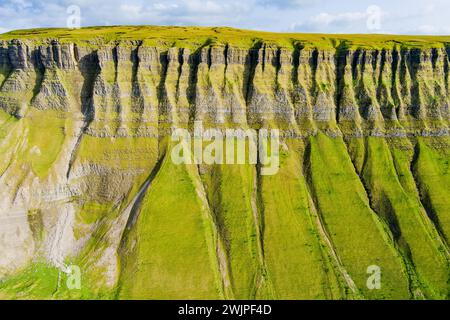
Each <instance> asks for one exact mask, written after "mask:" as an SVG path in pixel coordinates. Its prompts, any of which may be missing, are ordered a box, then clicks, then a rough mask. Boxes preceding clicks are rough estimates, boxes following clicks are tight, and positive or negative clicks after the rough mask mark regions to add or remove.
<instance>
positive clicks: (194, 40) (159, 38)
mask: <svg viewBox="0 0 450 320" xmlns="http://www.w3.org/2000/svg"><path fill="white" fill-rule="evenodd" d="M11 39H22V40H29V41H33V42H36V43H46V42H48V40H50V39H58V40H59V41H60V42H75V43H89V44H93V45H95V44H98V45H100V44H105V43H114V42H116V41H129V40H142V41H143V43H144V44H145V45H155V46H163V47H171V46H177V47H188V48H198V47H201V46H203V45H205V44H208V45H209V44H212V45H214V44H216V45H225V44H229V45H232V46H235V47H242V48H250V47H252V46H253V45H255V44H256V43H258V42H261V41H262V42H264V43H266V44H268V45H270V46H275V47H282V48H291V47H293V46H294V45H295V44H297V43H299V44H301V45H303V46H305V47H317V48H325V49H326V48H335V47H338V46H340V45H345V46H346V47H348V48H393V47H406V48H431V47H433V48H438V47H443V46H448V45H450V36H406V35H381V34H349V35H344V34H306V33H275V32H264V31H251V30H243V29H234V28H229V27H172V26H168V27H163V26H111V27H86V28H81V29H73V30H72V29H66V28H42V29H24V30H14V31H10V32H8V33H4V34H0V40H11Z"/></svg>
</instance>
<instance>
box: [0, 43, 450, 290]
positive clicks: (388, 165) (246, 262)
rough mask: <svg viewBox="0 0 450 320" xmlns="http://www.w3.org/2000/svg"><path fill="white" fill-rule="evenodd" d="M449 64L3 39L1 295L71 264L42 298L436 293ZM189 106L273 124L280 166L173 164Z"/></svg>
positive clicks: (353, 52) (391, 50) (374, 52)
mask: <svg viewBox="0 0 450 320" xmlns="http://www.w3.org/2000/svg"><path fill="white" fill-rule="evenodd" d="M448 69H449V49H448V48H446V47H445V43H441V44H437V45H435V46H422V45H421V46H419V45H418V46H417V47H414V46H413V47H411V46H402V45H401V42H399V44H398V45H395V46H386V48H383V47H381V48H377V49H373V48H355V47H354V46H351V45H349V41H346V40H340V41H337V42H334V45H333V46H331V47H327V48H323V47H322V46H319V45H317V46H314V43H313V44H311V43H307V44H306V43H302V42H301V41H293V42H292V43H291V45H290V46H288V47H286V46H277V45H276V44H274V43H273V42H270V41H265V40H264V39H257V40H255V41H253V44H252V46H250V47H242V46H234V45H233V44H227V43H225V44H223V45H222V44H218V43H211V42H210V41H206V42H205V43H201V44H198V45H197V46H195V47H192V46H186V47H172V46H168V47H167V46H151V45H148V44H146V42H145V41H141V40H122V41H116V42H115V43H111V42H108V41H103V42H101V43H100V44H99V41H96V42H92V43H91V42H89V41H84V42H67V41H59V40H57V39H54V40H48V39H47V40H45V41H39V42H38V41H33V40H30V39H22V40H17V39H14V40H2V42H1V43H0V109H1V110H2V111H0V150H1V152H0V219H1V221H2V223H1V226H0V251H1V252H2V253H4V254H2V255H1V256H0V277H1V276H2V275H3V276H4V279H6V280H5V284H3V290H4V294H5V296H7V293H9V294H11V293H12V294H14V289H11V288H14V285H16V284H17V281H21V280H20V277H19V278H15V276H14V275H15V274H17V273H19V274H20V273H22V274H25V275H28V277H29V279H28V280H27V281H32V282H33V283H37V286H39V283H40V281H41V280H39V279H40V278H39V275H38V276H36V275H34V276H31V275H29V274H30V272H31V271H29V270H31V269H27V268H37V267H36V266H37V265H39V266H40V267H39V268H44V269H45V268H48V269H49V270H50V271H49V270H47V269H46V270H47V271H46V272H50V273H51V272H53V271H51V270H53V269H52V268H54V267H56V268H59V269H64V265H66V264H77V265H80V266H81V267H82V268H83V270H84V274H86V280H85V281H86V282H87V283H86V284H85V286H86V288H87V289H86V290H84V291H83V290H82V291H81V293H80V292H78V291H75V292H71V291H70V290H69V291H65V290H64V289H63V288H60V284H56V289H55V288H52V290H51V292H53V291H54V290H56V291H55V292H56V293H53V294H54V297H98V296H99V295H105V294H108V295H111V296H115V297H117V296H121V297H137V298H142V297H144V298H145V297H150V298H172V297H193V298H198V297H200V298H205V297H206V298H208V297H209V298H216V297H218V298H223V297H227V298H255V297H256V298H277V297H278V298H286V297H287V298H345V297H355V296H357V297H358V296H363V297H369V298H408V297H416V298H418V297H423V296H425V297H430V298H442V297H447V296H448V292H449V291H448V285H447V283H448V279H449V269H448V261H449V253H448V252H449V251H448V239H449V237H450V229H449V228H450V224H449V210H448V208H449V205H450V203H449V201H448V190H449V187H450V183H449V182H450V180H449V176H448V159H449V158H448V152H449V149H448V143H449V140H448V135H449V131H448V124H449V115H450V114H449V101H450V91H449V90H450V88H449V84H450V79H449V76H448ZM199 120H201V121H203V125H204V126H205V127H215V128H229V127H241V128H247V127H250V128H255V129H259V128H263V127H267V128H279V129H280V130H281V133H282V146H283V150H282V156H281V157H282V159H281V167H280V173H279V174H277V175H276V176H273V177H262V176H261V175H260V174H259V169H258V167H257V166H252V165H239V166H237V167H235V166H232V167H227V166H214V165H213V166H205V165H200V166H198V167H197V166H189V165H186V166H182V167H177V166H175V165H174V164H172V163H170V157H168V156H167V153H168V152H169V150H170V148H171V145H170V143H169V142H168V139H167V137H168V135H169V134H170V130H171V128H174V127H187V128H192V125H193V123H194V121H199ZM236 190H240V191H239V192H238V193H236ZM183 226H184V227H183ZM308 247H309V249H308ZM370 265H380V267H381V269H382V272H383V275H385V278H384V279H386V282H383V287H382V289H381V290H369V289H368V288H367V287H366V285H365V281H366V269H367V267H368V266H370ZM52 266H53V267H52ZM196 268H198V272H196V271H195V270H196ZM27 270H28V271H27ZM36 277H37V278H36ZM18 279H19V280H18ZM88 279H89V280H88ZM0 288H2V284H0ZM30 290H32V289H30ZM44 292H45V290H44ZM25 294H26V295H27V294H28V295H30V296H36V295H37V296H39V295H40V294H42V295H44V296H46V295H51V294H52V293H42V292H41V291H39V292H38V293H36V292H34V291H33V290H32V291H31V292H28V291H27V292H26V293H25ZM0 297H1V294H0Z"/></svg>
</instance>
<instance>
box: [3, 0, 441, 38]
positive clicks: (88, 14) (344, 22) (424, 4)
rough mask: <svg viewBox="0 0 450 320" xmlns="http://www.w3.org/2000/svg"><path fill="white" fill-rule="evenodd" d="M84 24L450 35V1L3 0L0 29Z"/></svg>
mask: <svg viewBox="0 0 450 320" xmlns="http://www.w3.org/2000/svg"><path fill="white" fill-rule="evenodd" d="M71 5H77V6H78V7H79V8H80V10H81V26H92V25H117V24H152V25H183V26H184V25H202V26H231V27H237V28H246V29H259V30H268V31H283V32H321V33H397V34H450V19H449V18H450V1H449V0H397V1H393V0H390V1H389V0H369V1H367V0H353V1H350V0H275V1H270V0H221V1H220V0H185V1H181V0H127V1H123V0H99V1H89V0H67V1H66V0H47V1H46V2H45V3H44V2H43V1H36V0H0V33H2V32H5V31H8V30H13V29H23V28H37V27H65V26H66V25H67V18H68V13H67V8H68V7H70V6H71Z"/></svg>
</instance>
